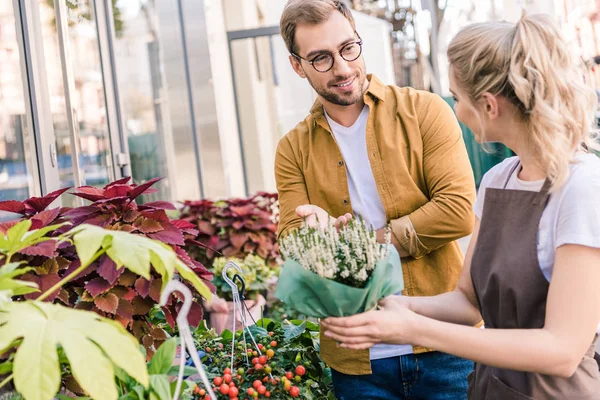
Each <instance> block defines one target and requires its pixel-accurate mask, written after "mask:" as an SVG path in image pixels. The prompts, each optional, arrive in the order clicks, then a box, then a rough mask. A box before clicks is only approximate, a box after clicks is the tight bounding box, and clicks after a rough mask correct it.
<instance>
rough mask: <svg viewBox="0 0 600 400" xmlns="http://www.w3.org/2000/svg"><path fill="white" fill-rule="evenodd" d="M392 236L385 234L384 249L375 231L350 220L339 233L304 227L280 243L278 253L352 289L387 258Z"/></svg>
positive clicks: (365, 279)
mask: <svg viewBox="0 0 600 400" xmlns="http://www.w3.org/2000/svg"><path fill="white" fill-rule="evenodd" d="M390 239H391V232H390V230H389V228H388V229H387V230H386V234H385V242H386V245H383V244H380V243H378V242H377V236H376V233H375V231H373V230H371V229H370V228H369V227H368V226H367V224H366V223H365V222H364V221H363V220H362V219H352V220H350V222H349V223H348V224H347V225H346V226H344V227H341V228H340V229H339V230H338V229H337V228H336V227H335V225H334V223H333V220H330V222H329V225H328V226H327V227H325V228H322V227H309V226H308V225H307V224H306V223H303V224H302V226H301V227H300V228H299V229H298V230H297V231H294V232H292V233H290V234H289V235H287V236H286V237H284V238H283V239H281V241H280V243H279V249H280V251H281V254H282V255H283V257H284V258H285V259H292V260H295V261H297V262H298V263H300V265H302V267H304V268H305V269H307V270H309V271H312V272H314V273H316V274H317V275H319V276H322V277H324V278H328V279H332V280H335V281H336V282H340V283H343V284H346V285H349V286H352V287H358V288H360V287H364V286H365V285H366V283H367V281H368V280H369V278H370V277H371V274H372V273H373V270H374V269H375V266H376V265H377V262H379V261H380V260H384V259H386V258H387V257H388V246H387V245H389V244H390Z"/></svg>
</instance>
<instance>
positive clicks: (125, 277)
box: [119, 270, 138, 286]
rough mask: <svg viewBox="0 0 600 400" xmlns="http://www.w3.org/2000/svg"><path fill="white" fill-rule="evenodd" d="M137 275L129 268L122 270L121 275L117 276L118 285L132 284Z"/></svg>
mask: <svg viewBox="0 0 600 400" xmlns="http://www.w3.org/2000/svg"><path fill="white" fill-rule="evenodd" d="M137 277H138V276H137V275H136V274H134V273H133V272H131V271H129V270H125V271H123V273H122V274H121V276H120V277H119V285H123V286H133V283H134V282H135V280H136V279H137Z"/></svg>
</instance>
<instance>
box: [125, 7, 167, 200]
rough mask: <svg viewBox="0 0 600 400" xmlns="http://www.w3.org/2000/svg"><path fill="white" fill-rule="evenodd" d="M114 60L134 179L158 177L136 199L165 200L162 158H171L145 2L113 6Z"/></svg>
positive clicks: (151, 15)
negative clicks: (149, 191) (146, 192)
mask: <svg viewBox="0 0 600 400" xmlns="http://www.w3.org/2000/svg"><path fill="white" fill-rule="evenodd" d="M113 16H114V27H115V32H114V34H115V38H116V41H115V59H116V64H117V76H118V85H119V94H120V97H121V110H122V113H123V120H124V130H125V134H126V135H127V142H128V146H129V154H130V159H131V174H132V178H133V181H134V182H135V183H137V184H140V183H143V182H146V181H148V180H150V179H152V178H156V177H163V178H165V179H163V180H162V181H160V182H159V183H157V184H156V185H154V186H153V187H154V188H156V189H158V190H159V191H158V192H157V193H153V194H151V195H144V196H143V197H144V198H143V199H142V201H143V202H145V201H153V200H158V199H171V198H172V197H173V196H172V194H171V185H170V183H171V178H170V177H169V176H168V172H171V173H174V172H175V171H169V170H168V160H169V159H171V160H172V159H174V158H175V154H174V148H173V144H172V132H171V127H170V126H168V125H167V123H166V122H167V121H168V119H165V118H164V116H163V115H164V114H165V113H168V107H167V102H166V96H165V94H166V92H165V91H166V88H165V82H164V73H163V70H162V66H163V61H162V55H161V48H160V41H159V32H158V18H157V15H156V10H155V8H154V5H153V4H152V2H151V1H145V0H120V1H117V2H116V5H115V7H113Z"/></svg>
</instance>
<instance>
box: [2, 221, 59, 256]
mask: <svg viewBox="0 0 600 400" xmlns="http://www.w3.org/2000/svg"><path fill="white" fill-rule="evenodd" d="M63 225H65V223H63V224H56V225H48V226H45V227H43V228H40V229H34V230H32V231H30V230H29V228H31V220H29V219H25V220H23V221H21V222H19V223H18V224H15V225H13V226H12V227H10V229H9V230H8V231H6V235H4V234H2V233H0V253H4V254H8V255H12V254H14V253H16V252H18V251H20V250H23V249H24V248H26V247H29V246H33V245H35V244H38V243H41V242H44V241H47V240H60V239H57V238H47V237H44V236H45V235H46V234H48V233H49V232H52V231H53V230H56V229H57V228H60V227H61V226H63Z"/></svg>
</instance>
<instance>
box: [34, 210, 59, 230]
mask: <svg viewBox="0 0 600 400" xmlns="http://www.w3.org/2000/svg"><path fill="white" fill-rule="evenodd" d="M59 213H60V208H58V207H57V208H54V209H52V210H44V211H42V212H40V213H37V214H36V215H34V216H33V217H31V229H40V228H43V227H45V226H47V225H50V223H52V222H53V221H54V220H55V219H56V217H58V214H59Z"/></svg>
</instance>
